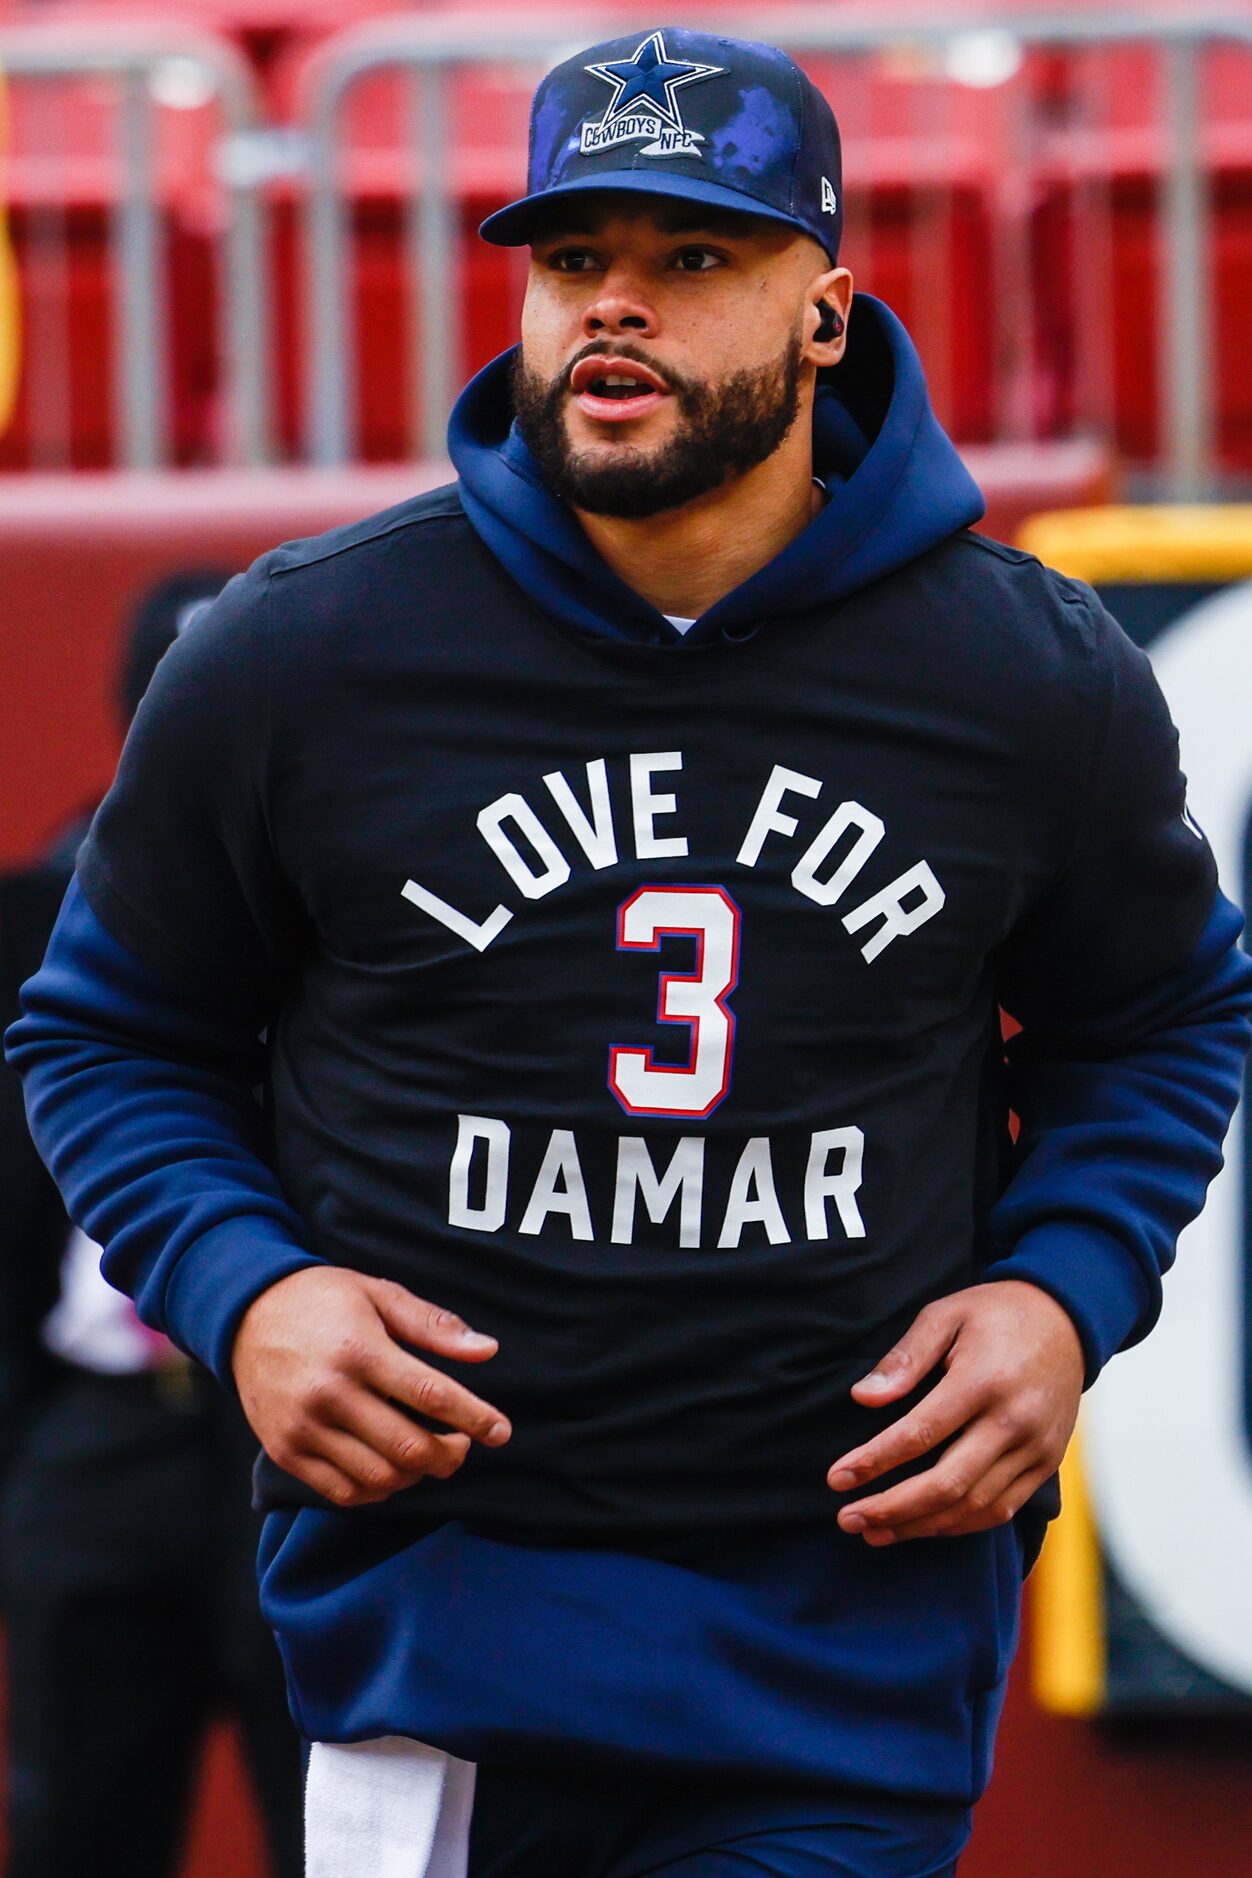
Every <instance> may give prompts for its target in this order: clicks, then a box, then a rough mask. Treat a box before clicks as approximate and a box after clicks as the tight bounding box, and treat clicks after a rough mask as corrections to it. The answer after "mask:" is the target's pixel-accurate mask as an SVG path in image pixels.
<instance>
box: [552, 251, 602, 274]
mask: <svg viewBox="0 0 1252 1878" xmlns="http://www.w3.org/2000/svg"><path fill="white" fill-rule="evenodd" d="M594 265H595V256H594V255H593V254H592V252H591V250H590V248H560V249H558V250H557V252H556V253H555V254H552V255H549V256H548V266H549V267H551V268H555V270H556V272H557V273H558V274H585V273H586V272H587V270H588V268H591V267H594Z"/></svg>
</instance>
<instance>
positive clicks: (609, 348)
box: [522, 339, 699, 398]
mask: <svg viewBox="0 0 1252 1878" xmlns="http://www.w3.org/2000/svg"><path fill="white" fill-rule="evenodd" d="M584 359H633V360H634V362H635V364H636V365H646V366H647V368H648V370H649V371H650V372H655V373H656V375H657V377H658V378H659V379H660V380H661V382H662V384H664V385H667V386H668V387H669V389H670V390H671V391H672V392H675V393H676V394H677V395H678V397H680V398H682V397H684V396H687V397H689V396H690V395H691V394H692V393H693V392H695V391H698V390H699V386H698V384H697V382H696V381H695V379H692V378H688V377H687V376H686V375H685V374H684V373H682V372H676V371H675V370H674V368H673V366H672V365H663V364H662V363H661V361H660V359H657V358H654V357H653V356H652V354H651V353H650V352H649V351H647V349H646V348H645V347H643V346H640V345H636V344H635V343H634V341H633V340H630V339H626V340H621V341H619V342H618V343H617V344H611V343H610V342H609V341H608V340H607V339H593V340H591V342H590V343H589V344H588V345H585V346H583V347H582V348H581V350H580V351H578V352H576V353H575V354H574V356H573V358H572V359H570V361H569V362H568V364H566V365H565V366H563V367H562V369H561V370H560V371H559V372H558V373H557V376H556V377H555V378H554V379H553V381H552V387H551V389H552V392H553V394H561V393H566V392H568V391H569V389H570V380H571V378H572V377H573V375H574V368H575V366H577V365H581V364H582V362H583V360H584ZM522 363H523V365H524V364H525V359H523V361H522Z"/></svg>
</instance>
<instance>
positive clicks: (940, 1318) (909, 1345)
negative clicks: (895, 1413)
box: [852, 1298, 960, 1407]
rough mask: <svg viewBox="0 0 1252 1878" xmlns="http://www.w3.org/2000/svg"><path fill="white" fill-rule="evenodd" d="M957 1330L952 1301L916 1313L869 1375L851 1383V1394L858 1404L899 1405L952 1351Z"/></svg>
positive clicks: (955, 1313) (958, 1322) (957, 1322)
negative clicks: (887, 1403)
mask: <svg viewBox="0 0 1252 1878" xmlns="http://www.w3.org/2000/svg"><path fill="white" fill-rule="evenodd" d="M959 1328H960V1312H959V1309H957V1308H956V1306H955V1303H954V1300H953V1299H951V1298H940V1299H938V1300H937V1301H936V1302H935V1303H934V1304H928V1305H927V1306H926V1308H925V1310H924V1311H919V1312H918V1314H917V1316H916V1317H915V1318H914V1319H913V1322H912V1323H911V1324H910V1325H909V1328H908V1329H907V1330H906V1331H905V1333H904V1335H903V1336H902V1337H901V1339H900V1341H899V1343H897V1344H894V1345H893V1346H892V1348H891V1349H890V1350H888V1351H887V1354H886V1355H885V1356H880V1357H879V1359H878V1361H877V1362H876V1363H875V1365H874V1367H873V1369H872V1370H871V1371H870V1372H869V1375H868V1376H862V1378H861V1380H860V1381H859V1382H856V1383H853V1385H852V1394H853V1395H854V1396H855V1398H856V1400H857V1401H858V1402H862V1403H864V1404H866V1405H867V1406H871V1407H872V1406H874V1405H875V1404H877V1403H880V1402H898V1401H899V1399H900V1397H901V1396H904V1395H908V1393H909V1391H910V1390H911V1389H915V1388H916V1387H917V1385H918V1383H919V1382H920V1381H921V1380H922V1378H923V1376H928V1375H929V1374H930V1372H931V1370H932V1369H934V1367H935V1365H936V1364H937V1363H940V1362H942V1361H943V1359H944V1357H945V1356H946V1355H947V1354H948V1351H949V1350H950V1349H951V1348H952V1343H953V1340H954V1338H955V1336H956V1333H957V1330H958V1329H959Z"/></svg>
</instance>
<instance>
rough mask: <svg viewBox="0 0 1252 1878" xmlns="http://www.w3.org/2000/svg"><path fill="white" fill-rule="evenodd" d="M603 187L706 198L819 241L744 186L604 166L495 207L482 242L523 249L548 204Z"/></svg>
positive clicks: (707, 201)
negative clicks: (585, 174) (610, 168)
mask: <svg viewBox="0 0 1252 1878" xmlns="http://www.w3.org/2000/svg"><path fill="white" fill-rule="evenodd" d="M605 190H612V191H613V192H614V193H616V192H617V191H618V190H624V191H626V192H628V193H629V194H631V195H638V196H669V197H671V198H674V199H676V200H677V201H679V202H702V203H704V204H705V205H706V207H708V208H712V209H731V210H733V211H734V213H735V214H736V215H751V216H755V217H756V218H757V219H758V220H760V221H766V222H781V223H782V224H783V225H784V226H785V227H787V228H795V229H798V230H799V232H800V233H801V234H802V235H810V236H812V238H813V239H814V240H816V239H817V237H816V235H814V234H813V230H812V229H811V228H809V227H807V226H806V225H805V223H804V222H802V221H801V220H800V218H799V216H796V215H786V214H784V212H783V211H782V210H781V209H771V208H768V207H766V205H765V204H764V203H761V202H758V201H757V199H756V197H755V196H749V195H746V194H745V193H744V192H743V191H742V190H741V189H730V188H728V187H727V186H726V184H724V183H710V182H706V181H705V180H704V178H703V177H700V176H691V177H687V176H673V175H668V174H666V172H665V171H663V170H662V171H658V172H657V173H656V174H655V175H650V174H649V173H648V172H647V171H646V170H600V171H598V172H597V173H596V174H595V175H592V176H579V177H577V178H576V179H575V180H574V181H573V182H569V183H558V184H557V186H556V188H555V189H540V190H537V191H536V192H535V194H534V195H532V196H520V197H519V198H518V200H517V201H516V202H510V203H508V204H507V205H506V206H505V207H504V208H503V209H497V210H496V212H495V214H494V215H489V216H488V217H487V219H486V221H485V222H483V223H482V224H481V225H480V227H479V230H478V232H479V234H480V235H481V236H482V238H483V240H484V241H490V242H492V243H494V245H495V246H496V247H497V248H522V247H525V246H526V244H527V243H528V242H529V240H530V238H531V234H532V233H533V231H534V227H535V223H536V222H537V221H538V220H539V217H540V216H541V215H542V214H543V212H544V211H545V210H546V209H547V208H548V207H549V206H550V204H552V203H553V202H559V201H561V200H562V198H564V197H568V196H585V195H590V194H599V195H603V194H604V192H605Z"/></svg>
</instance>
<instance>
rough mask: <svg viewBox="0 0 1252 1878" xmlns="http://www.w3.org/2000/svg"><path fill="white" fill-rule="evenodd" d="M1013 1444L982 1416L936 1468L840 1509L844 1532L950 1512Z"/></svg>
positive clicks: (948, 1450)
mask: <svg viewBox="0 0 1252 1878" xmlns="http://www.w3.org/2000/svg"><path fill="white" fill-rule="evenodd" d="M1009 1445H1010V1442H1009V1440H1008V1439H1007V1438H1006V1436H1005V1434H1004V1432H1003V1430H1002V1429H1000V1428H998V1427H997V1426H996V1425H995V1423H994V1422H993V1421H992V1420H991V1418H990V1417H988V1416H986V1415H982V1416H979V1417H978V1419H977V1420H976V1421H974V1422H973V1423H971V1424H970V1426H969V1427H968V1428H967V1429H966V1430H965V1432H964V1434H963V1435H961V1437H960V1438H959V1440H957V1441H954V1442H953V1443H952V1446H951V1447H950V1448H948V1449H947V1450H946V1451H945V1452H944V1453H943V1454H941V1455H940V1457H939V1459H938V1460H937V1461H936V1462H935V1464H934V1466H933V1467H928V1468H927V1469H926V1471H925V1472H924V1473H921V1474H914V1475H913V1476H912V1477H911V1478H910V1479H909V1480H901V1481H897V1483H896V1485H895V1486H894V1487H888V1488H887V1490H886V1492H885V1493H875V1494H872V1495H871V1496H870V1497H869V1498H868V1499H864V1500H854V1501H852V1503H851V1504H850V1505H848V1506H844V1507H841V1508H840V1511H839V1524H840V1525H841V1526H842V1527H843V1530H844V1531H845V1532H861V1531H863V1530H864V1529H865V1528H866V1527H867V1526H875V1525H883V1526H899V1525H901V1524H902V1523H903V1522H904V1521H907V1520H915V1519H929V1518H930V1517H931V1516H932V1515H934V1514H937V1513H946V1512H949V1511H950V1510H951V1509H952V1508H953V1507H954V1506H958V1505H959V1504H960V1503H961V1502H962V1501H963V1500H964V1499H965V1497H966V1495H967V1494H969V1493H970V1492H971V1491H972V1490H973V1489H974V1488H976V1487H977V1486H978V1485H979V1483H980V1482H981V1481H982V1480H983V1479H984V1478H985V1477H986V1476H987V1475H988V1474H989V1473H990V1472H991V1470H992V1469H993V1468H994V1467H996V1466H997V1464H998V1463H999V1462H1000V1460H1001V1458H1002V1456H1003V1455H1004V1453H1005V1451H1006V1448H1007V1447H1008V1446H1009Z"/></svg>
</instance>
